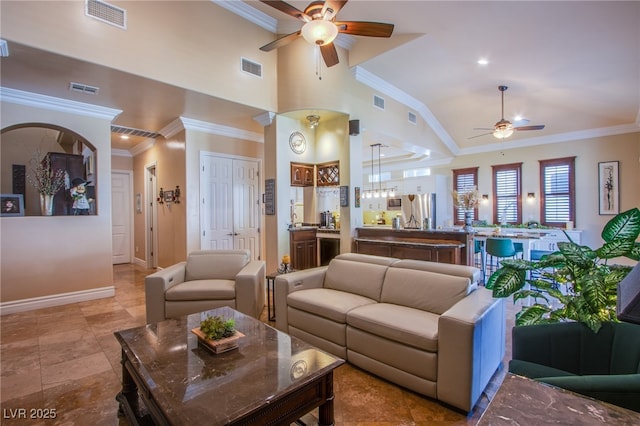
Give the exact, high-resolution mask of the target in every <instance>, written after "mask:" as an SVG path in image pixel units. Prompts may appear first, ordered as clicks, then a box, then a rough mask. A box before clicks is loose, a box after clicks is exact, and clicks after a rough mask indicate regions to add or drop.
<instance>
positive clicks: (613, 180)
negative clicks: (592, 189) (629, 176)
mask: <svg viewBox="0 0 640 426" xmlns="http://www.w3.org/2000/svg"><path fill="white" fill-rule="evenodd" d="M618 167H619V162H618V161H606V162H602V163H598V207H599V212H598V213H599V214H600V215H616V214H618V213H620V176H619V172H618Z"/></svg>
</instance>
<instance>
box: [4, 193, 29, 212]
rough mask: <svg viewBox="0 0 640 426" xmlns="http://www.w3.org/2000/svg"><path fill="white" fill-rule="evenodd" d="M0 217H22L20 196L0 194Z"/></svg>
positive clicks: (21, 196)
mask: <svg viewBox="0 0 640 426" xmlns="http://www.w3.org/2000/svg"><path fill="white" fill-rule="evenodd" d="M0 208H1V209H2V210H0V216H24V197H23V195H22V194H0Z"/></svg>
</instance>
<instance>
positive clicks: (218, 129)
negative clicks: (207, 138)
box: [180, 117, 264, 143]
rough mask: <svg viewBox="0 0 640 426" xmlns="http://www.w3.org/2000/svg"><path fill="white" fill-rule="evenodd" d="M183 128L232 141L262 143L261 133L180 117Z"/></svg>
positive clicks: (262, 136)
mask: <svg viewBox="0 0 640 426" xmlns="http://www.w3.org/2000/svg"><path fill="white" fill-rule="evenodd" d="M180 120H181V121H182V124H183V125H184V128H185V129H187V130H197V131H199V132H204V133H210V134H212V135H219V136H227V137H230V138H234V139H243V140H249V141H254V142H260V143H264V135H263V134H262V133H256V132H249V131H247V130H242V129H236V128H235V127H229V126H224V125H222V124H215V123H208V122H206V121H200V120H194V119H191V118H186V117H180Z"/></svg>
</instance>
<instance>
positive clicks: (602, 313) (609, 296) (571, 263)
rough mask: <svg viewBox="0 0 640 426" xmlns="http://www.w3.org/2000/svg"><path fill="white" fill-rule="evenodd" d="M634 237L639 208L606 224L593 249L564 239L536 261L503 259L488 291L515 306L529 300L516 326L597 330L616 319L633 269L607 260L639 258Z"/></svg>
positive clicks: (638, 230) (639, 246) (639, 229)
mask: <svg viewBox="0 0 640 426" xmlns="http://www.w3.org/2000/svg"><path fill="white" fill-rule="evenodd" d="M565 235H567V234H566V232H565ZM638 235H640V210H638V209H637V208H634V209H631V210H628V211H625V212H623V213H620V214H618V215H616V216H615V217H613V218H612V219H611V220H610V221H609V222H608V223H607V224H606V225H605V227H604V229H603V230H602V239H603V240H604V244H603V245H602V247H600V248H598V249H596V250H593V249H591V248H589V247H587V246H582V245H578V244H576V243H574V242H573V241H572V240H571V238H570V237H569V236H568V235H567V238H569V242H559V243H558V251H557V252H554V253H551V254H547V255H545V256H543V257H542V258H541V259H540V261H530V260H523V259H507V260H503V261H501V268H500V269H498V270H497V271H496V272H495V273H494V274H493V275H492V276H491V277H490V278H489V280H488V281H487V288H489V289H493V296H494V297H508V296H511V295H513V300H514V302H515V301H517V300H519V299H525V298H529V297H530V298H533V302H534V303H533V304H532V305H530V306H523V307H522V309H521V311H520V312H518V313H517V314H516V325H529V324H543V323H551V322H561V321H579V322H582V323H584V324H585V325H587V326H588V327H589V328H591V330H593V331H594V332H598V330H599V329H600V325H601V323H602V322H605V321H617V319H616V299H617V285H618V283H619V282H620V281H622V279H623V278H624V277H626V276H627V274H628V273H629V272H630V271H631V269H632V267H631V266H623V265H610V264H609V263H608V261H609V259H613V258H617V257H622V256H624V257H627V258H629V259H633V260H640V243H639V242H637V241H636V240H637V238H638ZM527 283H528V284H529V288H527V287H526V286H525V284H527ZM562 288H564V291H562ZM549 297H552V298H555V299H557V300H558V301H559V302H560V306H559V307H557V308H554V307H552V306H550V303H549V302H550V299H549Z"/></svg>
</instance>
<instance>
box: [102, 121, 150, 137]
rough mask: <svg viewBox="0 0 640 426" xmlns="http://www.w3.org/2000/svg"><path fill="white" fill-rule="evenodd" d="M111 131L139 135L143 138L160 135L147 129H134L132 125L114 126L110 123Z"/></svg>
mask: <svg viewBox="0 0 640 426" xmlns="http://www.w3.org/2000/svg"><path fill="white" fill-rule="evenodd" d="M111 132H113V133H119V134H121V135H127V136H140V137H143V138H153V139H155V138H157V137H159V136H160V133H155V132H151V131H149V130H140V129H134V128H133V127H124V126H116V125H113V124H112V125H111Z"/></svg>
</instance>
